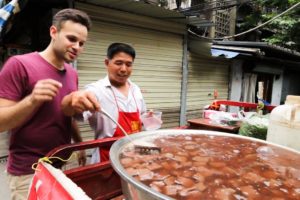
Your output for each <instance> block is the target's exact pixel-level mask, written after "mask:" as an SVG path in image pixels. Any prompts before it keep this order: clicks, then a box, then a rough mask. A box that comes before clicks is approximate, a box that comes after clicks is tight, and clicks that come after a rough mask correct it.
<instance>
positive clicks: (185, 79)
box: [180, 32, 188, 126]
mask: <svg viewBox="0 0 300 200" xmlns="http://www.w3.org/2000/svg"><path fill="white" fill-rule="evenodd" d="M187 43H188V34H187V32H186V33H185V34H184V36H183V55H182V82H181V99H180V126H184V125H186V105H187V102H186V97H187V84H188V44H187Z"/></svg>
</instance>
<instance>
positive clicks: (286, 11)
mask: <svg viewBox="0 0 300 200" xmlns="http://www.w3.org/2000/svg"><path fill="white" fill-rule="evenodd" d="M299 5H300V2H298V3H296V4H295V5H293V6H291V7H290V8H288V9H287V10H285V11H284V12H282V13H280V14H279V15H276V16H275V17H273V18H272V19H270V20H268V21H266V22H264V23H262V24H260V25H258V26H256V27H254V28H251V29H249V30H247V31H244V32H242V33H238V34H235V35H231V36H224V37H221V38H208V37H204V36H200V35H198V34H197V33H195V32H193V31H191V30H190V29H188V32H190V33H192V34H193V35H196V36H198V37H200V38H205V39H210V40H224V39H230V38H235V37H238V36H241V35H245V34H247V33H250V32H252V31H254V30H257V29H259V28H261V27H263V26H265V25H267V24H269V23H271V22H272V21H274V20H275V19H277V18H279V17H281V16H282V15H284V14H286V13H288V12H289V11H291V10H293V9H294V8H296V7H297V6H299Z"/></svg>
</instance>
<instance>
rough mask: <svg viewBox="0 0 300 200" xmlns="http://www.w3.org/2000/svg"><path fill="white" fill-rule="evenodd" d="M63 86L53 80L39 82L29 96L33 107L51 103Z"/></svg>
mask: <svg viewBox="0 0 300 200" xmlns="http://www.w3.org/2000/svg"><path fill="white" fill-rule="evenodd" d="M61 87H62V84H61V83H60V82H58V81H56V80H53V79H44V80H39V81H38V82H37V83H36V84H35V85H34V88H33V90H32V93H31V94H30V95H29V100H30V101H31V103H32V104H33V105H38V104H40V103H43V102H45V101H51V100H52V99H53V98H54V97H55V96H56V95H57V93H58V91H59V89H60V88H61Z"/></svg>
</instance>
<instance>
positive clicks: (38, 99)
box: [0, 79, 61, 132]
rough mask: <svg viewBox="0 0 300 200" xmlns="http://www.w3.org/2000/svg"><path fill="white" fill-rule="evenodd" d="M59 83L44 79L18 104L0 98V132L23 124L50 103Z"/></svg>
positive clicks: (59, 85)
mask: <svg viewBox="0 0 300 200" xmlns="http://www.w3.org/2000/svg"><path fill="white" fill-rule="evenodd" d="M60 87H61V83H59V82H57V81H55V80H52V79H45V80H40V81H38V82H37V83H36V85H35V86H34V89H33V91H32V93H31V94H30V95H28V96H26V97H25V98H24V99H22V100H21V101H19V102H16V101H12V100H8V99H5V98H0V113H1V115H0V132H2V131H6V130H10V129H13V128H16V127H18V126H20V125H21V124H22V123H24V122H25V121H26V120H27V119H28V118H29V117H30V115H31V114H32V113H33V112H34V111H35V110H36V109H38V108H39V106H40V105H41V104H42V103H43V102H45V101H51V100H52V99H53V98H54V97H55V96H56V94H57V92H58V90H59V88H60Z"/></svg>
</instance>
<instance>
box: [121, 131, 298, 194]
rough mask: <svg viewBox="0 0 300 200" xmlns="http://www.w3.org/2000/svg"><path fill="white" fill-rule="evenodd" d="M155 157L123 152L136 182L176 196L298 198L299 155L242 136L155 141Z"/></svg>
mask: <svg viewBox="0 0 300 200" xmlns="http://www.w3.org/2000/svg"><path fill="white" fill-rule="evenodd" d="M154 143H155V144H156V145H157V146H159V147H161V148H162V152H161V153H160V154H158V155H139V154H136V153H135V152H129V150H125V151H124V152H123V153H122V154H121V157H120V161H121V164H122V165H123V166H124V168H125V170H126V171H127V172H128V173H129V174H130V175H132V176H133V177H134V178H135V179H136V180H138V181H141V182H143V183H144V184H146V185H147V186H149V187H151V188H152V189H154V190H156V191H158V192H160V193H163V194H166V195H168V196H170V197H172V198H175V199H182V200H190V199H193V200H195V199H205V200H208V199H211V200H215V199H216V200H244V199H249V200H250V199H251V200H261V199H277V200H281V199H282V200H289V199H299V200H300V157H299V154H297V153H294V152H291V151H288V150H286V149H283V148H279V147H276V146H273V145H267V144H265V143H261V142H254V141H251V140H246V139H242V138H234V137H225V136H209V135H177V136H168V137H161V138H157V139H155V141H154Z"/></svg>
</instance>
